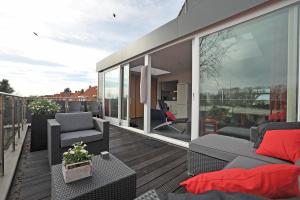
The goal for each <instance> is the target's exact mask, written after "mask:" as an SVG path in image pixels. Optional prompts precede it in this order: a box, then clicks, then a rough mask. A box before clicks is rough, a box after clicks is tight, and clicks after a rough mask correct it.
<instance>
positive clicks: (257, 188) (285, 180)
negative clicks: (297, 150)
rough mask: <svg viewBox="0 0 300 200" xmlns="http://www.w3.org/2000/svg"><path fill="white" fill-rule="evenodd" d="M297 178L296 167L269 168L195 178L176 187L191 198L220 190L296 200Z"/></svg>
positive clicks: (216, 173) (218, 173)
mask: <svg viewBox="0 0 300 200" xmlns="http://www.w3.org/2000/svg"><path fill="white" fill-rule="evenodd" d="M299 175H300V167H298V166H295V165H289V164H270V165H264V166H259V167H256V168H253V169H250V170H246V169H241V168H235V169H225V170H220V171H215V172H209V173H204V174H199V175H197V176H195V177H192V178H190V179H188V180H186V181H183V182H181V183H180V184H181V185H182V186H184V187H185V188H186V190H187V191H188V192H191V193H193V194H200V193H203V192H207V191H210V190H220V191H223V192H242V193H248V194H253V195H260V196H264V197H267V198H288V197H296V196H300V192H299V187H298V176H299Z"/></svg>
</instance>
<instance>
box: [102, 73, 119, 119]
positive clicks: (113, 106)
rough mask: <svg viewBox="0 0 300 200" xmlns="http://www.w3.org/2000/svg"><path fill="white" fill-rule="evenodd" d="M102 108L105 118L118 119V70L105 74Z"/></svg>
mask: <svg viewBox="0 0 300 200" xmlns="http://www.w3.org/2000/svg"><path fill="white" fill-rule="evenodd" d="M104 79H105V82H104V86H105V89H104V91H105V93H104V103H105V104H104V106H105V116H108V117H113V118H118V99H119V87H120V68H116V69H113V70H111V71H108V72H106V73H105V76H104Z"/></svg>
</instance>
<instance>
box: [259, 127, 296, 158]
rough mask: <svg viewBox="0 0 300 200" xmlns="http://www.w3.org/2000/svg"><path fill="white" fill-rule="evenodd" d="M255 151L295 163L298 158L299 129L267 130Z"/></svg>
mask: <svg viewBox="0 0 300 200" xmlns="http://www.w3.org/2000/svg"><path fill="white" fill-rule="evenodd" d="M256 153H257V154H261V155H265V156H271V157H274V158H279V159H283V160H288V161H291V162H294V163H295V162H296V161H297V160H298V159H299V158H300V129H290V130H269V131H267V132H266V133H265V135H264V139H263V141H262V143H261V144H260V145H259V148H258V149H257V150H256Z"/></svg>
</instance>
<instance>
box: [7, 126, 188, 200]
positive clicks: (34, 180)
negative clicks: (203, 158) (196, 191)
mask: <svg viewBox="0 0 300 200" xmlns="http://www.w3.org/2000/svg"><path fill="white" fill-rule="evenodd" d="M28 136H29V135H28ZM29 138H30V137H27V139H26V142H25V145H24V148H23V152H22V156H21V159H20V161H19V166H18V171H17V173H16V176H15V178H14V182H13V186H12V188H11V192H10V196H9V199H30V200H35V199H50V198H51V196H50V192H51V188H50V181H51V180H50V169H49V166H48V158H47V152H46V151H39V152H29V146H30V140H29ZM110 153H112V154H114V155H115V156H116V157H117V158H119V159H120V160H121V161H123V162H124V163H126V164H127V165H128V166H129V167H131V168H132V169H134V170H135V171H136V172H137V196H139V195H141V194H143V193H144V192H146V191H148V190H150V189H153V188H155V189H156V190H157V191H158V192H162V193H169V192H181V191H182V188H180V187H179V183H180V182H181V181H182V180H185V179H186V178H187V162H186V150H185V149H182V148H179V147H175V146H172V145H169V144H167V143H164V142H160V141H157V140H153V139H150V138H148V137H144V136H141V135H139V134H136V133H133V132H130V131H127V130H124V129H120V128H117V127H114V126H111V127H110Z"/></svg>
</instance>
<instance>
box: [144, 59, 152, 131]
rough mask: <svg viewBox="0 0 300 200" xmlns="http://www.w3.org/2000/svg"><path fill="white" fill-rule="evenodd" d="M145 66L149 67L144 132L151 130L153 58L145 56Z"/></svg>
mask: <svg viewBox="0 0 300 200" xmlns="http://www.w3.org/2000/svg"><path fill="white" fill-rule="evenodd" d="M144 65H145V66H147V101H146V103H145V104H144V132H145V133H150V130H151V56H150V55H149V54H147V55H145V61H144Z"/></svg>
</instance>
